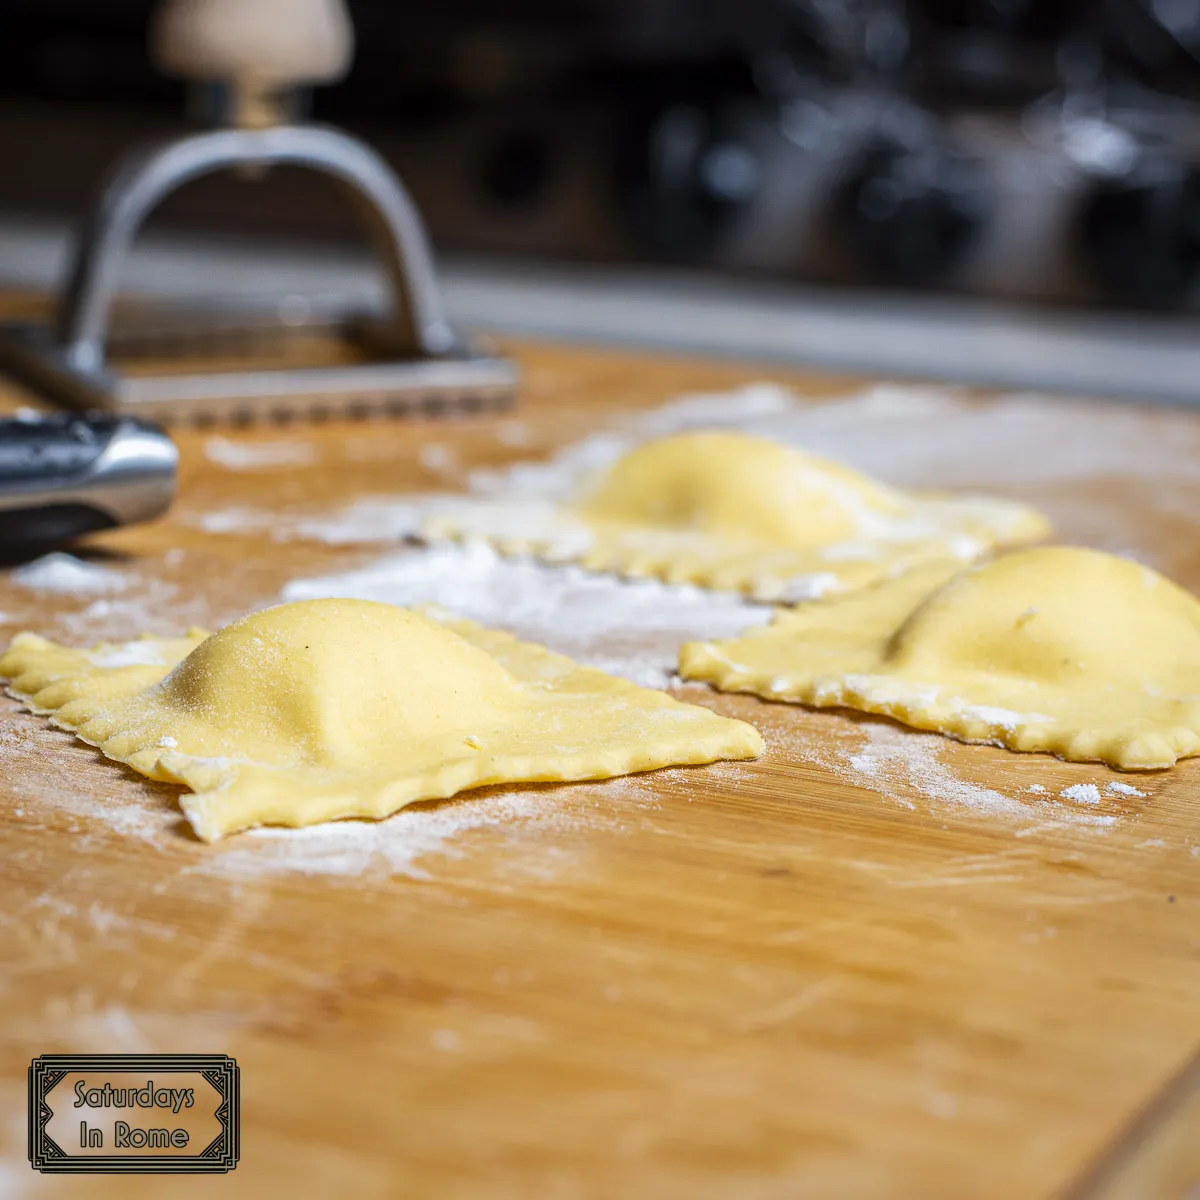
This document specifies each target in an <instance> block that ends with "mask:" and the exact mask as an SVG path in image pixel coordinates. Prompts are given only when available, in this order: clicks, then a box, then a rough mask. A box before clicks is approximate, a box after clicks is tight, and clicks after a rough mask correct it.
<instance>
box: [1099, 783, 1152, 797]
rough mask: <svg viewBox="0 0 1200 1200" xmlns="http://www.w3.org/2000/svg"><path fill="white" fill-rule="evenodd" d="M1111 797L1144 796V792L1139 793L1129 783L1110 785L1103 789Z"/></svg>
mask: <svg viewBox="0 0 1200 1200" xmlns="http://www.w3.org/2000/svg"><path fill="white" fill-rule="evenodd" d="M1104 790H1105V791H1106V792H1108V793H1109V794H1110V795H1113V796H1145V795H1147V793H1146V792H1142V791H1139V790H1138V789H1137V788H1135V787H1134V786H1133V784H1131V783H1110V784H1108V786H1107V787H1105V789H1104Z"/></svg>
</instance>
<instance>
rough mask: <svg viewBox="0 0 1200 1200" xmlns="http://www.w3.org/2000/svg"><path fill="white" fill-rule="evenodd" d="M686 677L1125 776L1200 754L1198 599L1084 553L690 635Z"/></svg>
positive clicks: (1116, 561)
mask: <svg viewBox="0 0 1200 1200" xmlns="http://www.w3.org/2000/svg"><path fill="white" fill-rule="evenodd" d="M679 661H680V673H681V674H682V675H683V676H684V678H686V679H696V680H704V681H706V682H708V683H711V684H713V685H714V686H716V687H718V688H721V689H723V690H725V691H735V692H754V693H756V694H757V695H760V696H764V697H766V698H768V699H771V700H788V701H796V702H800V703H804V704H811V705H816V706H819V707H828V706H841V707H845V708H853V709H860V710H861V711H863V712H870V713H881V714H883V715H885V716H889V717H892V718H894V719H895V720H897V721H902V722H903V723H904V724H906V725H911V726H914V727H915V728H917V729H929V730H935V731H937V732H940V733H945V734H948V735H950V736H952V737H956V738H960V739H962V740H964V741H972V742H992V743H997V744H999V745H1003V746H1007V747H1008V748H1009V749H1011V750H1024V751H1048V752H1050V753H1053V754H1057V755H1059V756H1060V757H1062V758H1065V759H1069V760H1071V761H1075V762H1089V761H1100V762H1104V763H1107V764H1109V765H1110V766H1113V767H1117V768H1120V769H1122V770H1138V769H1151V768H1161V767H1169V766H1171V765H1173V764H1174V763H1175V762H1177V761H1178V760H1179V759H1181V758H1186V757H1189V756H1191V755H1195V754H1200V600H1198V599H1197V598H1196V597H1195V596H1192V595H1190V594H1189V593H1188V592H1185V591H1184V590H1183V589H1182V588H1180V587H1178V586H1177V585H1176V584H1174V583H1172V582H1171V581H1170V580H1168V579H1165V578H1164V577H1163V576H1162V575H1159V574H1158V573H1157V572H1155V571H1152V570H1150V569H1149V568H1148V567H1144V566H1141V565H1139V564H1137V563H1134V562H1130V561H1128V560H1126V559H1122V558H1117V557H1115V556H1113V555H1111V554H1102V553H1100V552H1099V551H1095V550H1084V549H1079V548H1073V547H1061V546H1054V547H1045V548H1040V549H1035V550H1025V551H1021V552H1018V553H1014V554H1009V555H1006V556H1005V557H1002V558H999V559H997V560H996V561H994V562H989V563H986V564H983V565H981V566H976V567H973V568H971V569H969V570H954V569H953V568H951V567H949V566H948V565H947V564H944V563H939V564H931V565H929V566H927V567H925V568H923V569H921V570H920V571H916V572H913V573H912V574H910V575H908V576H906V577H904V578H901V579H898V580H892V581H889V582H887V583H884V584H881V585H879V586H878V587H876V588H873V589H871V590H869V591H866V592H862V593H859V594H858V595H855V596H848V597H845V598H842V599H838V600H832V601H828V602H824V603H819V604H813V605H809V606H807V607H806V608H802V609H796V610H793V611H787V612H781V613H780V614H779V615H778V616H777V617H776V618H775V620H774V622H773V623H772V624H771V625H769V626H767V627H766V628H764V629H762V630H755V631H752V632H749V633H746V634H744V635H742V636H741V637H737V638H732V639H729V640H726V641H718V642H690V643H688V644H687V645H685V646H684V647H683V648H682V650H681V652H680V660H679Z"/></svg>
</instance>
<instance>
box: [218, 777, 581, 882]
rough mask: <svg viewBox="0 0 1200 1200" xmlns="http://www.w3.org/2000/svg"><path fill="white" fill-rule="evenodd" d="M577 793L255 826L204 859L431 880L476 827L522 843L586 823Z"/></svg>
mask: <svg viewBox="0 0 1200 1200" xmlns="http://www.w3.org/2000/svg"><path fill="white" fill-rule="evenodd" d="M569 791H570V789H565V790H559V791H554V790H545V791H520V790H512V791H504V792H500V793H499V794H490V795H486V796H473V795H472V794H471V793H470V792H467V793H464V794H463V795H462V796H458V797H455V798H454V799H452V800H445V801H440V802H438V803H437V804H418V805H413V806H412V807H410V808H404V809H401V810H400V811H399V812H398V813H395V814H394V815H393V816H390V817H388V818H387V819H386V820H383V821H332V822H329V823H327V824H325V825H311V826H309V827H307V828H305V829H279V828H273V827H264V828H261V829H251V830H248V831H247V832H245V833H240V834H237V835H235V836H233V837H230V838H227V839H225V840H223V841H221V842H217V843H216V844H215V845H214V846H213V847H211V849H209V850H208V851H207V852H206V854H205V860H204V863H203V867H202V868H201V869H203V870H204V871H205V872H206V873H216V874H221V875H237V876H243V875H260V874H262V873H264V872H276V873H278V872H286V873H291V872H296V873H301V874H308V875H353V876H361V875H368V876H369V875H380V874H386V875H406V876H409V877H411V878H414V879H428V878H430V872H429V870H428V869H426V868H423V867H422V866H421V865H420V863H421V861H422V860H423V859H426V858H428V857H430V856H433V855H442V856H448V857H461V856H462V854H463V850H462V848H461V847H460V846H459V845H458V841H459V839H460V838H461V837H462V836H463V835H464V834H467V833H470V832H471V831H473V830H476V829H484V828H495V829H501V830H503V831H504V834H505V837H506V838H507V839H509V840H512V841H518V840H520V839H521V838H522V837H523V836H526V835H528V834H529V833H531V832H535V831H536V832H540V831H545V830H548V829H560V830H562V829H571V828H578V827H581V826H582V825H583V823H584V822H582V821H581V820H580V819H579V818H576V817H572V816H571V815H570V814H569V812H568V800H569Z"/></svg>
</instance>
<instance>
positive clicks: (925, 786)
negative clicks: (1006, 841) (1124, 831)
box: [787, 722, 1118, 837]
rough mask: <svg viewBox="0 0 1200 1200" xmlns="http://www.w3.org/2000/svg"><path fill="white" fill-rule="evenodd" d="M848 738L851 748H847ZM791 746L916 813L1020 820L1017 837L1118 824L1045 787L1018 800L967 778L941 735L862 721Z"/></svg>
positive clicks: (1031, 789) (799, 754) (792, 741)
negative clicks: (922, 808) (930, 809)
mask: <svg viewBox="0 0 1200 1200" xmlns="http://www.w3.org/2000/svg"><path fill="white" fill-rule="evenodd" d="M848 740H851V744H850V745H847V744H846V743H847V741H848ZM787 746H788V749H789V751H790V752H791V753H793V754H795V755H796V756H797V757H799V758H801V759H803V760H805V761H808V762H812V763H815V764H816V765H819V766H821V767H824V768H826V769H828V770H830V771H832V772H833V773H834V774H836V775H837V776H838V778H839V779H842V780H844V781H846V782H847V783H851V784H853V785H855V786H857V787H865V788H868V789H870V790H871V791H873V792H876V793H877V794H879V795H881V796H883V797H885V798H886V799H888V800H890V801H891V802H892V803H894V804H899V805H901V806H902V807H904V808H910V809H915V808H916V807H917V804H916V800H922V801H924V802H926V803H927V804H931V805H934V806H937V807H941V808H952V809H955V810H959V811H964V810H965V811H968V812H972V813H978V814H980V815H990V816H999V817H1003V818H1006V819H1010V820H1017V821H1020V822H1021V823H1022V825H1024V826H1025V828H1023V829H1020V830H1017V832H1016V836H1018V837H1023V836H1027V835H1028V834H1031V833H1034V832H1036V831H1038V830H1041V829H1049V828H1056V827H1059V826H1067V825H1071V826H1075V825H1082V826H1094V827H1098V828H1108V827H1110V826H1112V825H1115V824H1116V823H1117V820H1118V818H1117V817H1116V816H1109V815H1103V816H1101V815H1099V814H1095V813H1089V812H1080V811H1079V810H1078V809H1077V808H1074V807H1071V806H1069V805H1064V804H1062V803H1060V802H1059V800H1058V798H1057V797H1052V796H1050V794H1049V793H1048V791H1047V789H1046V788H1045V787H1044V786H1043V785H1041V784H1033V785H1031V786H1029V787H1027V788H1025V789H1023V791H1022V794H1021V795H1020V796H1008V795H1006V794H1005V793H1004V792H1001V791H999V790H998V789H996V788H992V787H988V786H986V785H984V784H981V783H976V782H973V781H972V780H969V779H964V778H962V777H961V776H959V775H958V774H956V773H955V771H954V770H953V768H951V767H949V766H947V765H946V763H944V762H943V761H942V760H941V753H942V751H944V750H945V749H946V746H947V740H946V739H945V738H943V737H940V736H938V735H937V734H931V733H918V732H915V731H910V730H906V729H903V728H901V727H899V726H896V725H889V724H885V723H882V722H863V723H862V724H860V725H858V726H857V727H856V728H855V729H854V730H853V731H852V732H851V733H850V734H849V735H847V733H846V732H845V731H841V732H840V733H839V734H838V736H836V737H834V738H832V739H829V740H825V739H822V740H820V741H817V740H816V739H802V738H800V737H796V738H789V739H788V743H787ZM1083 786H1086V787H1092V786H1094V785H1091V784H1087V785H1083ZM1031 794H1032V795H1031Z"/></svg>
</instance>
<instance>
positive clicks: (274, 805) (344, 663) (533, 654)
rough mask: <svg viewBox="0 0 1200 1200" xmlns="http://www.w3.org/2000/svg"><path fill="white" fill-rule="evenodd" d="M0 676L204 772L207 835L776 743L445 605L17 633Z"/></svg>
mask: <svg viewBox="0 0 1200 1200" xmlns="http://www.w3.org/2000/svg"><path fill="white" fill-rule="evenodd" d="M0 676H3V677H4V678H7V679H9V680H10V681H11V683H10V690H11V691H12V692H13V694H14V695H16V696H18V697H19V698H21V699H22V700H24V701H25V702H26V703H27V704H28V705H29V707H30V708H31V709H32V710H33V711H34V712H38V713H48V714H51V719H52V721H53V722H54V723H55V724H56V725H60V726H62V727H63V728H65V729H70V730H73V731H74V732H75V733H76V734H77V736H79V737H80V738H82V739H83V740H84V741H85V742H88V743H90V744H91V745H94V746H98V747H99V748H100V749H101V750H102V751H103V752H104V754H106V755H107V756H108V757H109V758H114V759H116V760H118V761H119V762H124V763H128V764H129V765H130V766H131V767H133V768H134V769H135V770H137V771H140V772H141V773H142V774H143V775H147V776H149V777H150V778H151V779H160V780H165V781H168V782H173V783H182V784H186V785H187V786H188V787H189V788H191V789H192V791H193V793H194V794H192V795H185V796H184V797H183V798H182V801H181V803H182V807H183V811H184V813H185V815H186V816H187V818H188V820H189V821H190V822H191V824H192V827H193V829H195V831H196V833H197V834H198V835H199V836H200V837H201V838H203V839H205V840H206V841H212V840H215V839H216V838H219V837H221V836H222V835H224V834H227V833H232V832H234V831H236V830H239V829H246V828H249V827H251V826H254V825H264V824H273V825H293V826H300V825H312V824H316V823H317V822H320V821H330V820H334V819H336V818H339V817H386V816H388V815H389V814H390V813H393V812H395V811H396V810H397V809H399V808H402V807H403V806H404V805H406V804H411V803H412V802H413V801H416V800H431V799H440V798H443V797H447V796H453V795H455V794H456V793H457V792H461V791H463V790H464V789H467V788H474V787H480V786H482V785H484V784H496V783H517V782H527V781H534V780H539V781H554V780H572V779H606V778H609V777H611V776H614V775H624V774H628V773H630V772H633V771H648V770H652V769H654V768H656V767H665V766H673V765H682V764H691V763H709V762H714V761H715V760H717V759H721V758H734V759H741V758H753V757H755V756H756V755H757V754H759V753H760V752H761V750H762V738H761V736H760V735H759V733H758V731H757V730H756V729H754V728H753V727H752V726H750V725H747V724H745V723H744V722H741V721H733V720H729V719H727V718H725V717H720V716H717V715H716V714H715V713H712V712H709V711H708V710H707V709H705V708H700V707H697V706H695V705H691V704H682V703H680V702H679V701H677V700H674V699H672V698H671V697H669V696H667V695H665V694H664V693H662V692H655V691H650V690H647V689H645V688H640V687H637V686H635V685H634V684H632V683H628V682H626V681H625V680H622V679H616V678H613V677H612V676H610V675H606V674H604V673H603V672H602V671H597V670H593V669H591V668H588V667H581V666H578V665H577V664H575V663H573V662H572V661H571V660H570V659H567V658H563V657H562V656H560V655H557V654H553V653H551V652H550V651H549V650H545V649H543V648H542V647H540V646H535V645H530V644H528V643H525V642H519V641H517V640H516V638H514V637H512V636H511V635H510V634H507V633H503V632H499V631H496V630H490V629H484V628H483V627H482V626H479V625H476V624H474V623H473V622H470V621H459V620H455V619H453V618H450V617H449V616H448V615H446V614H442V613H440V612H438V611H437V610H426V611H425V612H423V613H418V612H414V611H411V610H408V609H402V608H395V607H393V606H391V605H387V604H378V603H375V602H372V601H366V600H308V601H300V602H298V603H294V604H284V605H280V606H279V607H277V608H271V609H267V610H266V611H264V612H260V613H255V614H253V615H251V616H248V617H244V618H243V619H242V620H240V621H236V622H234V623H233V624H232V625H229V626H227V627H226V628H225V629H223V630H221V631H220V632H219V633H216V634H213V635H211V636H210V635H209V634H207V633H205V631H204V630H200V629H196V630H192V631H191V632H190V633H189V634H188V635H187V637H185V638H156V637H146V638H144V639H142V640H141V641H137V642H132V643H129V644H127V645H124V646H121V645H105V644H102V645H100V646H97V647H94V648H93V649H92V650H88V651H85V650H72V649H68V648H67V647H64V646H58V645H55V644H54V643H53V642H49V641H46V640H45V639H43V638H40V637H37V636H36V635H34V634H30V633H22V634H19V635H18V636H17V638H16V639H15V640H14V641H13V643H12V646H11V647H10V648H9V649H8V651H7V652H6V653H5V654H4V655H3V656H0Z"/></svg>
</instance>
